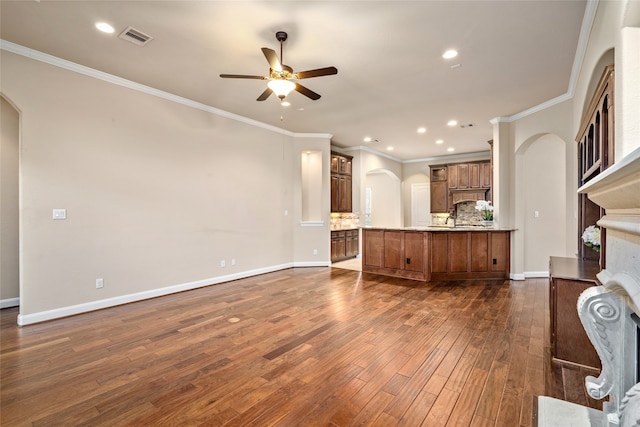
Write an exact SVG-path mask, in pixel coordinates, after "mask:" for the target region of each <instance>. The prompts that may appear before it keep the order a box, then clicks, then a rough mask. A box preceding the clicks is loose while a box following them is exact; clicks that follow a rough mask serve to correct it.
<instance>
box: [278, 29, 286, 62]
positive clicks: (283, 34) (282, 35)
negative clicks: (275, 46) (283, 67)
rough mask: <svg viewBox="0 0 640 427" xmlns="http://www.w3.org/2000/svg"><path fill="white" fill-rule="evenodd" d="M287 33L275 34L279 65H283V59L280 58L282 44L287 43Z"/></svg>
mask: <svg viewBox="0 0 640 427" xmlns="http://www.w3.org/2000/svg"><path fill="white" fill-rule="evenodd" d="M287 37H288V35H287V33H286V32H284V31H277V32H276V40H278V41H279V42H280V64H284V58H283V57H282V44H283V43H284V42H285V41H287Z"/></svg>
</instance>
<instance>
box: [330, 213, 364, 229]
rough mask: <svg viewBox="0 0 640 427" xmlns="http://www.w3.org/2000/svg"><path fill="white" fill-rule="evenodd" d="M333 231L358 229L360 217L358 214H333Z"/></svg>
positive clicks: (331, 222)
mask: <svg viewBox="0 0 640 427" xmlns="http://www.w3.org/2000/svg"><path fill="white" fill-rule="evenodd" d="M330 226H331V229H332V230H342V229H348V228H358V227H359V226H360V215H359V214H358V213H351V212H349V213H338V212H332V213H331V219H330Z"/></svg>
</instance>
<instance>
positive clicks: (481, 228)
mask: <svg viewBox="0 0 640 427" xmlns="http://www.w3.org/2000/svg"><path fill="white" fill-rule="evenodd" d="M361 228H362V229H363V230H399V231H434V232H438V231H515V230H517V229H516V228H514V227H494V226H484V225H457V226H455V227H454V226H448V225H428V226H425V227H366V226H365V227H361Z"/></svg>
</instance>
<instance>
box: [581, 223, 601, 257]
mask: <svg viewBox="0 0 640 427" xmlns="http://www.w3.org/2000/svg"><path fill="white" fill-rule="evenodd" d="M582 241H583V242H584V244H585V246H588V247H590V248H591V249H593V250H594V251H596V252H600V229H599V228H598V227H596V226H595V225H590V226H588V227H587V228H585V230H584V232H583V233H582Z"/></svg>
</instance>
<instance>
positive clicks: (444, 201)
mask: <svg viewBox="0 0 640 427" xmlns="http://www.w3.org/2000/svg"><path fill="white" fill-rule="evenodd" d="M430 169H431V172H430V177H431V212H432V213H445V212H447V210H448V204H449V203H448V197H449V188H448V187H447V182H448V180H447V166H446V165H438V166H430Z"/></svg>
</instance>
